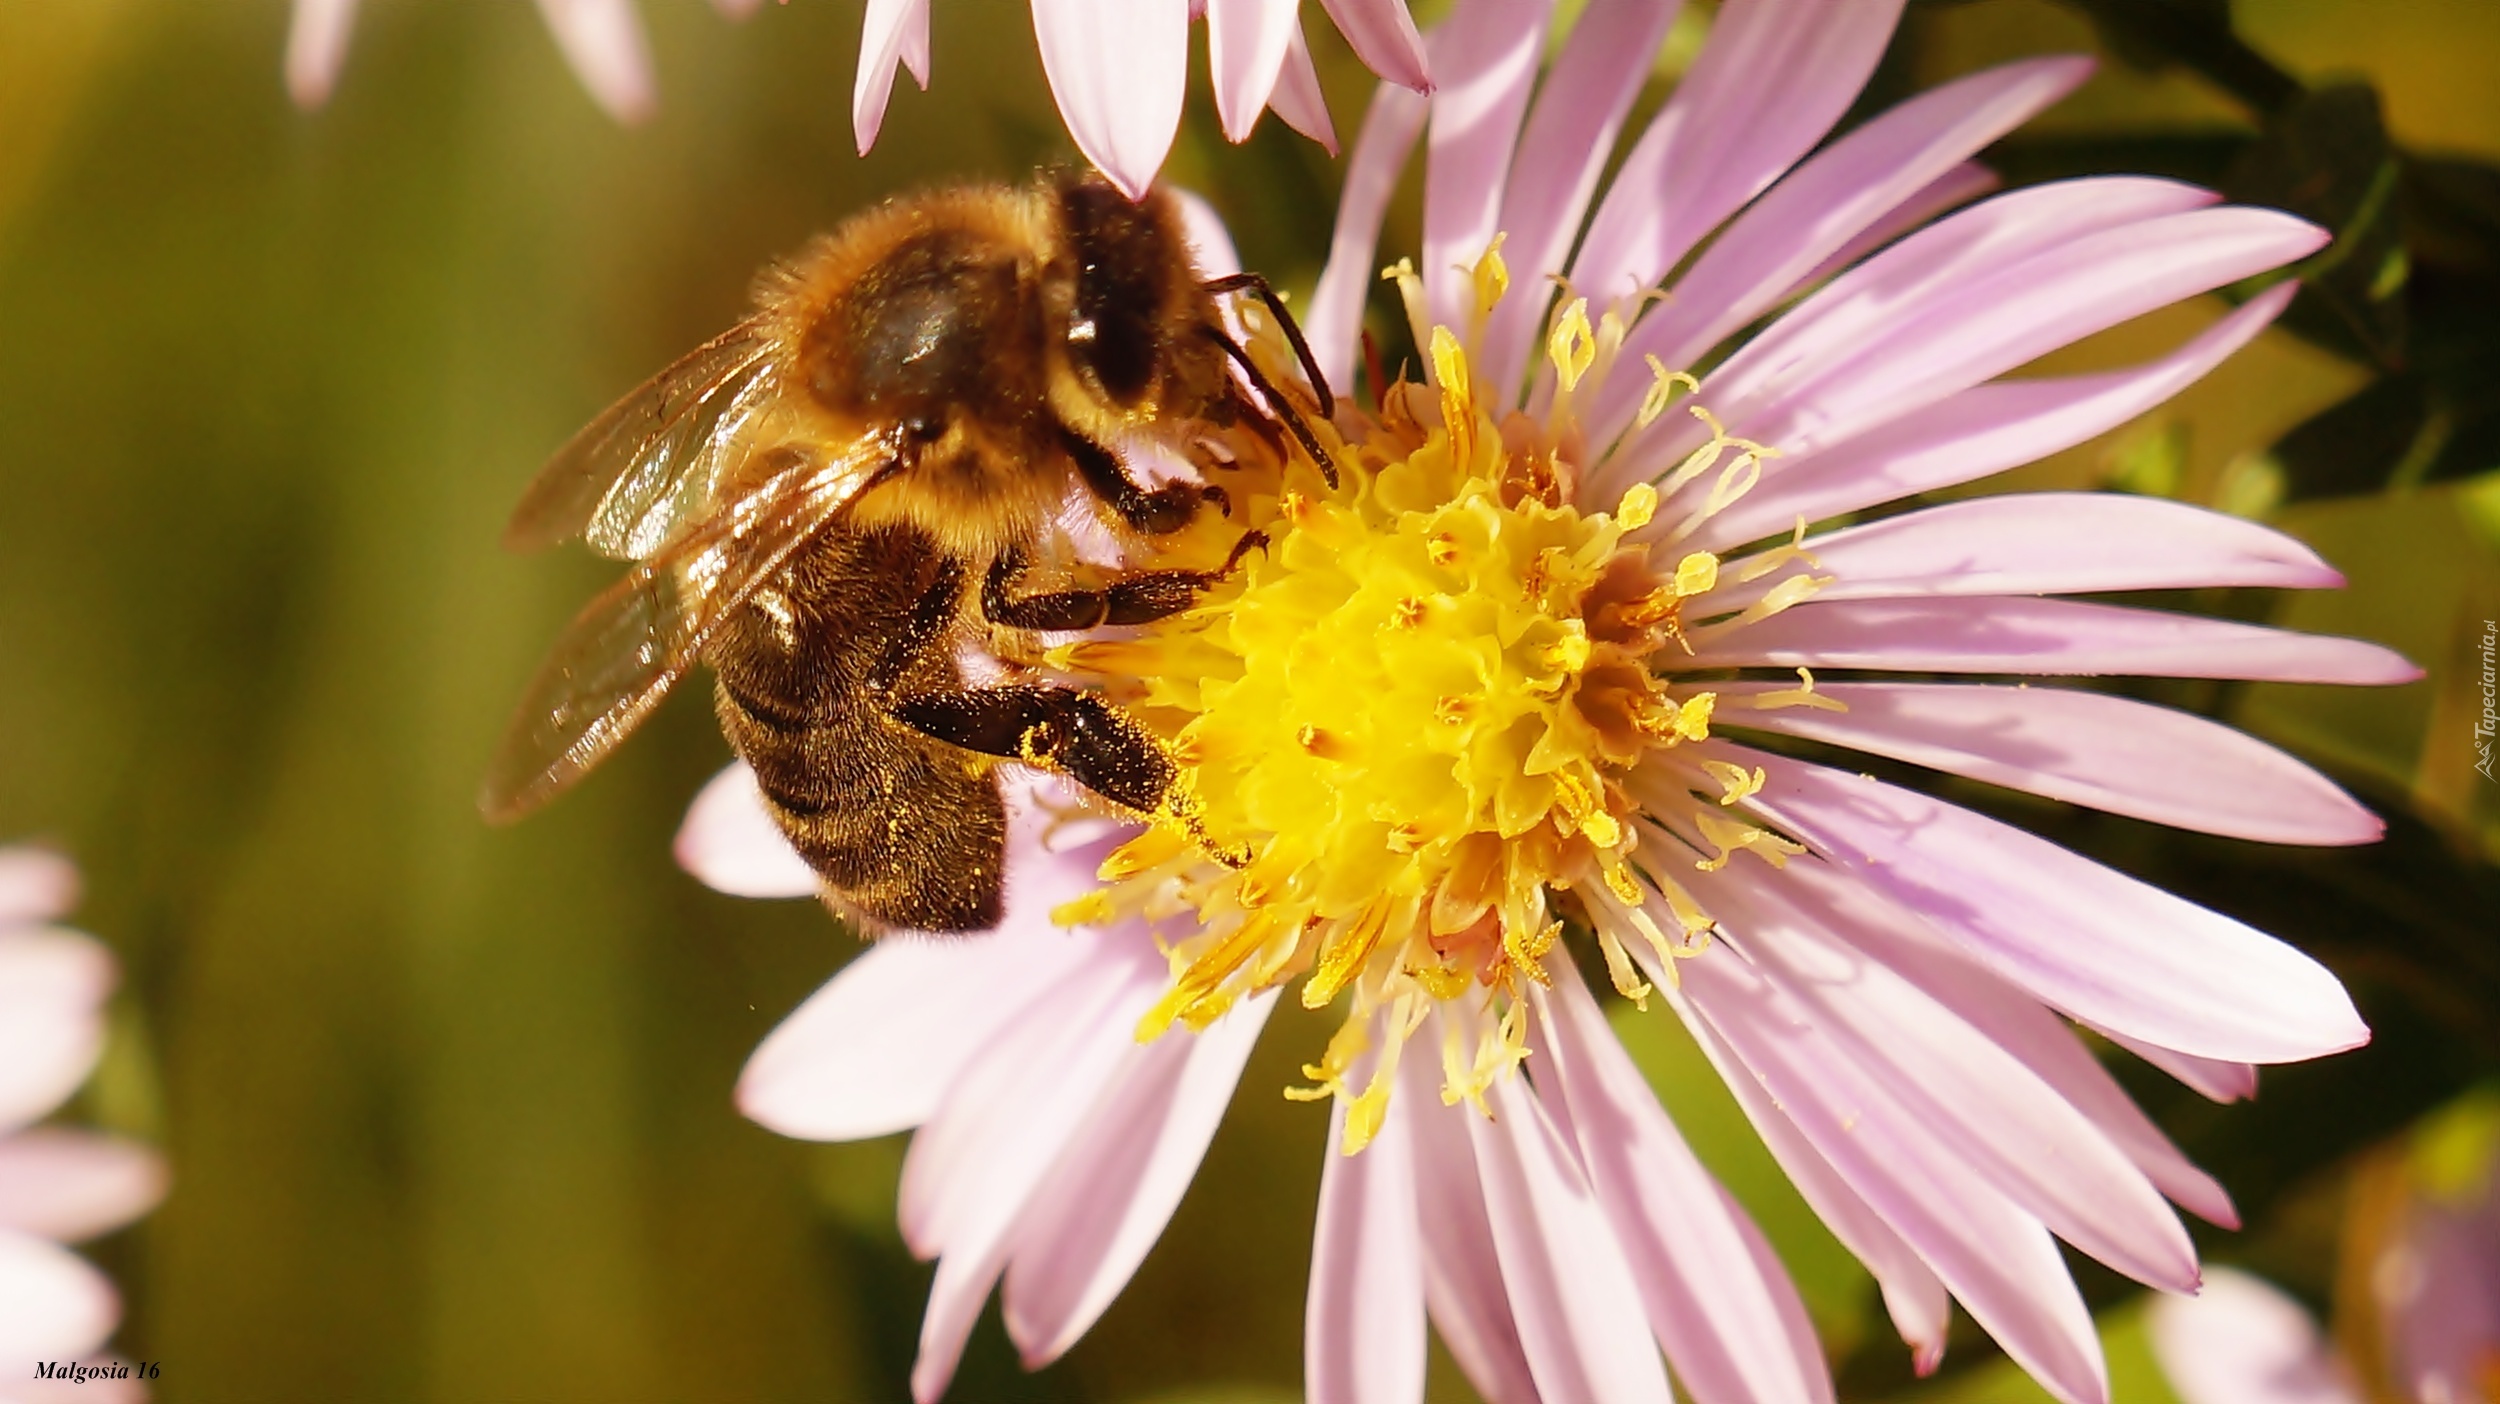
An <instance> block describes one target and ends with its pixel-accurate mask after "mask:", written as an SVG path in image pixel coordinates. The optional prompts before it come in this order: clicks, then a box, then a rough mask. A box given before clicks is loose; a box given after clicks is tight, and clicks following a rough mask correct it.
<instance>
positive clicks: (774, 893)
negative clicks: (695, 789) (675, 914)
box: [677, 761, 821, 897]
mask: <svg viewBox="0 0 2500 1404" xmlns="http://www.w3.org/2000/svg"><path fill="white" fill-rule="evenodd" d="M677 866H679V867H681V868H684V869H685V870H686V871H687V872H689V873H692V874H694V876H695V879H696V880H697V881H699V882H701V883H702V884H703V885H704V886H706V887H709V888H711V889H712V890H713V891H715V892H726V893H728V894H729V895H730V896H732V897H813V896H815V895H816V892H817V889H818V887H819V886H820V885H821V884H820V882H819V880H818V878H817V876H816V870H815V869H813V868H811V867H809V866H807V860H806V859H804V858H801V857H800V856H799V851H798V850H797V849H795V848H792V847H791V846H790V840H789V839H788V838H786V837H784V836H783V834H782V832H781V826H780V825H778V824H776V823H774V822H773V817H772V815H771V814H770V813H769V812H767V811H766V810H765V808H764V794H763V791H761V790H759V789H757V788H756V784H755V772H754V771H752V770H750V769H748V768H747V763H746V762H745V761H732V762H730V764H729V767H728V769H726V770H723V771H722V772H721V773H720V774H718V775H715V776H713V777H712V778H711V780H710V781H709V782H708V783H706V784H705V785H704V787H703V789H702V791H701V792H700V793H698V794H697V795H696V796H695V797H694V803H693V804H692V805H690V806H688V807H687V809H686V822H685V823H683V824H681V825H679V826H678V828H677Z"/></svg>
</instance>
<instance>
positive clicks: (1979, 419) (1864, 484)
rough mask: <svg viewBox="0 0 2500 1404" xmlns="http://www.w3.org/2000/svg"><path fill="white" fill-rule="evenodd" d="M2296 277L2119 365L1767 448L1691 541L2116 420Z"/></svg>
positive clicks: (2003, 388)
mask: <svg viewBox="0 0 2500 1404" xmlns="http://www.w3.org/2000/svg"><path fill="white" fill-rule="evenodd" d="M2297 291H2298V289H2297V288H2296V287H2294V286H2293V285H2291V284H2288V283H2287V284H2284V285H2283V286H2281V287H2277V288H2273V289H2270V290H2268V291H2266V292H2264V293H2261V294H2259V295H2258V296H2257V297H2255V298H2253V299H2251V300H2250V301H2249V303H2248V305H2247V306H2245V307H2242V308H2240V309H2239V310H2238V311H2236V312H2234V313H2232V314H2231V315H2230V316H2228V317H2225V318H2223V319H2222V320H2221V321H2220V322H2217V323H2215V324H2214V325H2213V326H2212V327H2210V328H2208V329H2207V330H2206V331H2205V333H2204V334H2203V335H2201V336H2199V337H2197V338H2196V339H2195V340H2194V341H2191V342H2189V343H2188V344H2187V345H2186V346H2183V347H2181V348H2180V349H2179V350H2177V351H2175V352H2173V353H2171V354H2170V355H2169V356H2167V357H2164V358H2163V359H2161V360H2159V361H2155V362H2152V363H2150V364H2148V365H2143V366H2138V367H2135V368H2134V369H2131V370H2124V371H2113V372H2109V373H2107V374H2103V375H2088V376H2072V377H2066V378H2061V379H2043V380H2011V381H1998V382H1995V383H1992V384H1987V385H1978V386H1974V387H1972V388H1971V389H1968V390H1965V391H1963V392H1961V393H1960V394H1958V395H1952V396H1948V397H1946V398H1944V399H1942V400H1939V401H1937V402H1936V403H1935V404H1933V405H1930V406H1928V407H1927V408H1925V409H1922V410H1918V411H1915V412H1913V413H1910V414H1906V415H1903V416H1901V417H1900V418H1898V419H1895V420H1893V421H1891V422H1890V423H1887V424H1884V425H1882V426H1881V427H1878V428H1876V429H1874V430H1872V431H1870V432H1868V433H1865V434H1861V435H1859V436H1857V437H1856V438H1853V439H1850V440H1848V441H1847V442H1845V443H1838V444H1833V445H1830V446H1829V447H1826V448H1823V449H1819V450H1817V451H1815V452H1812V453H1809V454H1805V455H1802V456H1799V457H1788V458H1779V459H1774V460H1772V461H1771V463H1769V464H1768V465H1766V466H1765V468H1764V472H1763V476H1762V482H1761V483H1760V484H1759V485H1758V486H1756V488H1755V489H1754V490H1753V491H1752V492H1750V493H1747V494H1746V495H1745V496H1743V497H1741V498H1739V499H1737V500H1736V502H1735V503H1734V504H1733V505H1732V506H1730V507H1728V508H1727V509H1726V510H1725V511H1722V512H1721V513H1719V514H1718V515H1717V516H1715V517H1712V518H1711V519H1710V520H1709V521H1707V522H1705V523H1703V525H1702V528H1701V530H1700V531H1698V532H1696V533H1695V534H1694V535H1693V536H1692V538H1691V543H1692V545H1693V546H1695V547H1696V548H1698V549H1701V550H1725V549H1727V548H1728V547H1731V546H1735V545H1737V544H1739V543H1742V542H1745V541H1750V540H1752V539H1754V538H1756V537H1760V536H1766V535H1769V534H1772V533H1775V532H1776V533H1783V534H1784V533H1786V532H1787V531H1788V530H1789V529H1790V528H1791V526H1792V525H1793V524H1794V523H1795V522H1796V521H1797V520H1798V519H1800V518H1802V519H1804V520H1806V521H1809V522H1812V521H1820V520H1822V519H1824V518H1826V517H1831V516H1836V515H1838V514H1840V513H1843V512H1854V511H1856V510H1858V509H1859V508H1861V507H1872V506H1875V505H1876V504H1878V503H1883V502H1891V501H1894V500H1896V499H1899V498H1903V497H1908V496H1910V495H1912V494H1913V493H1921V492H1930V491H1933V490H1935V489H1938V488H1945V487H1953V486H1957V485H1959V484H1962V483H1966V482H1972V481H1974V480H1976V479H1979V478H1984V477H1986V476H1988V475H1989V474H1991V473H1995V472H1998V471H2001V470H2003V469H2006V468H2012V467H2015V466H2017V465H2019V464H2024V463H2029V462H2032V461H2033V460H2035V459H2039V458H2044V457H2046V456H2048V455H2049V454H2052V453H2056V452H2058V451H2059V450H2061V449H2067V448H2072V447H2074V446H2075V445H2076V444H2079V443H2082V442H2083V441H2084V440H2086V439H2089V438H2091V437H2093V436H2094V435H2096V434H2100V433H2103V432H2106V431H2107V430H2110V429H2114V428H2116V427H2117V426H2119V425H2121V424H2124V423H2125V422H2127V421H2128V420H2130V419H2133V418H2135V417H2136V416H2137V415H2139V414H2142V413H2143V412H2144V411H2146V410H2148V409H2151V408H2152V407H2153V406H2155V405H2157V404H2160V403H2161V402H2162V401H2164V400H2167V399H2169V398H2170V397H2171V396H2172V395H2175V394H2177V393H2179V391H2181V390H2183V389H2185V388H2187V387H2188V386H2189V385H2191V384H2193V383H2195V382H2196V381H2197V380H2199V379H2201V378H2203V376H2204V375H2205V373H2206V372H2207V371H2210V370H2212V369H2213V368H2214V367H2215V366H2217V365H2220V364H2221V363H2222V362H2223V361H2224V360H2225V359H2226V358H2228V357H2229V356H2230V355H2231V353H2232V352H2234V351H2237V350H2239V349H2240V347H2242V346H2244V345H2246V344H2247V342H2248V341H2249V339H2250V338H2252V337H2254V336H2255V335H2256V334H2257V333H2258V332H2260V331H2262V330H2264V329H2265V327H2266V324H2267V323H2269V322H2271V321H2273V320H2274V318H2275V316H2276V314H2278V313H2280V312H2281V311H2282V310H2283V308H2284V306H2285V304H2287V303H2289V302H2290V301H2291V299H2292V296H2293V294H2294V293H2295V292H2297Z"/></svg>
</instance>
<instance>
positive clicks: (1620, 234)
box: [1571, 0, 1901, 397]
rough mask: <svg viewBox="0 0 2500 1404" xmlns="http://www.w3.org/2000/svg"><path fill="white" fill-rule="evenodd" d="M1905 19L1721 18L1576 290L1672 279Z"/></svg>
mask: <svg viewBox="0 0 2500 1404" xmlns="http://www.w3.org/2000/svg"><path fill="white" fill-rule="evenodd" d="M1900 14H1901V0H1730V2H1729V3H1728V4H1726V5H1723V6H1721V7H1720V10H1719V15H1718V18H1717V20H1716V21H1715V22H1714V23H1713V24H1712V26H1711V30H1710V39H1709V42H1708V43H1706V44H1704V45H1703V46H1702V51H1701V54H1700V56H1699V57H1698V58H1696V59H1695V60H1694V61H1693V67H1692V71H1691V72H1689V73H1687V74H1686V75H1685V77H1684V81H1683V83H1682V84H1681V85H1679V86H1678V87H1677V88H1676V90H1675V95H1674V96H1673V97H1671V98H1669V99H1668V100H1667V105H1666V106H1665V107H1664V108H1663V109H1661V110H1660V111H1659V113H1658V116H1657V118H1656V119H1655V120H1653V121H1652V122H1651V123H1650V126H1649V130H1647V131H1645V132H1643V133H1642V134H1641V139H1640V141H1639V142H1638V143H1636V144H1635V145H1634V146H1633V148H1632V152H1631V154H1630V155H1629V156H1627V157H1625V158H1624V162H1623V165H1622V167H1621V169H1620V170H1618V171H1617V173H1616V175H1615V179H1614V182H1613V187H1612V190H1611V192H1610V193H1609V194H1608V195H1607V196H1606V199H1605V200H1604V202H1603V203H1601V204H1600V205H1599V206H1598V209H1597V217H1596V219H1595V220H1594V221H1592V222H1591V224H1590V225H1589V232H1588V237H1587V239H1586V240H1585V241H1583V243H1582V244H1581V246H1580V254H1579V257H1578V259H1577V260H1575V261H1574V262H1573V264H1572V269H1571V281H1572V283H1573V284H1574V285H1575V286H1576V287H1578V288H1579V290H1580V291H1581V292H1583V293H1586V294H1587V295H1589V296H1590V297H1591V298H1596V299H1604V300H1611V299H1615V298H1622V297H1630V296H1632V295H1633V294H1635V293H1638V292H1640V291H1641V290H1642V289H1644V288H1646V287H1648V286H1650V285H1651V284H1653V283H1655V282H1657V281H1658V280H1659V279H1660V278H1661V277H1664V276H1665V275H1666V272H1667V270H1668V269H1670V268H1673V267H1674V266H1675V265H1676V263H1677V262H1678V261H1679V260H1681V259H1682V258H1683V257H1684V255H1685V254H1687V253H1689V252H1691V251H1692V248H1693V246H1694V245H1695V244H1697V243H1699V242H1700V241H1701V239H1702V237H1703V236H1704V235H1707V234H1708V233H1709V232H1710V231H1711V230H1712V229H1715V228H1717V227H1718V225H1719V222H1720V221H1722V220H1724V219H1726V218H1727V217H1728V216H1729V215H1731V214H1734V213H1735V212H1736V210H1737V209H1738V208H1739V207H1740V206H1742V205H1743V204H1744V203H1745V202H1746V201H1747V200H1750V199H1752V198H1753V197H1754V196H1755V195H1757V194H1759V193H1761V191H1762V190H1763V188H1764V187H1766V186H1768V185H1769V184H1770V183H1771V182H1772V181H1773V180H1776V179H1778V177H1779V174H1780V172H1782V171H1784V170H1786V169H1788V167H1789V165H1790V163H1792V162H1794V161H1795V160H1796V159H1797V158H1798V157H1800V156H1803V155H1805V154H1806V152H1807V151H1809V150H1811V149H1813V147H1814V144H1815V143H1816V142H1818V141H1820V140H1822V138H1823V134H1824V133H1826V132H1828V131H1830V130H1831V129H1832V124H1833V123H1834V122H1837V121H1839V120H1840V116H1841V114H1842V113H1844V112H1846V111H1848V109H1849V104H1850V102H1851V100H1853V99H1854V98H1856V97H1857V95H1858V90H1859V89H1860V88H1861V87H1864V86H1865V84H1866V80H1867V77H1868V75H1870V74H1872V73H1873V72H1874V71H1875V61H1876V60H1877V59H1878V58H1881V57H1882V56H1883V52H1884V45H1885V42H1886V41H1887V40H1889V39H1890V38H1891V37H1892V29H1893V25H1894V23H1895V22H1896V21H1897V20H1898V19H1899V17H1900ZM1634 393H1635V396H1636V397H1637V394H1638V391H1637V389H1636V390H1635V392H1634Z"/></svg>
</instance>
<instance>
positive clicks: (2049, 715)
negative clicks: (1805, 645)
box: [1719, 683, 2385, 844]
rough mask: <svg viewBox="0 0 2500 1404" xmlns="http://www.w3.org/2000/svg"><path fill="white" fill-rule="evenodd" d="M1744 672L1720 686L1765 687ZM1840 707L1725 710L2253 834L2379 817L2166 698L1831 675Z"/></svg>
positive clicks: (2287, 834)
mask: <svg viewBox="0 0 2500 1404" xmlns="http://www.w3.org/2000/svg"><path fill="white" fill-rule="evenodd" d="M1771 686H1772V685H1770V684H1758V683H1738V684H1731V685H1728V686H1725V687H1722V688H1721V689H1719V691H1720V692H1721V694H1722V696H1723V697H1734V696H1742V695H1744V694H1746V693H1752V692H1760V691H1765V690H1768V689H1769V687H1771ZM1816 691H1818V692H1820V693H1822V694H1823V695H1825V696H1827V697H1830V698H1831V699H1833V700H1834V701H1837V702H1840V703H1843V704H1845V705H1846V706H1847V707H1848V709H1849V710H1848V711H1846V712H1825V711H1819V710H1814V709H1810V708H1805V707H1782V708H1778V709H1775V710H1770V711H1759V712H1746V713H1744V714H1743V715H1742V716H1741V717H1740V716H1738V715H1737V714H1735V713H1733V712H1721V713H1720V714H1719V716H1720V719H1721V720H1722V721H1724V722H1726V723H1728V724H1730V725H1738V726H1747V727H1757V728H1759V729H1761V730H1764V731H1775V732H1778V733H1780V734H1782V735H1784V736H1804V737H1810V738H1812V739H1814V740H1817V741H1828V742H1830V743H1832V744H1833V745H1837V746H1848V747H1852V748H1854V749H1856V750H1861V751H1868V752H1872V753H1873V754H1876V755H1879V756H1890V757H1892V758H1893V759H1895V760H1905V761H1908V762H1910V763H1911V764H1913V765H1923V766H1928V767H1930V768H1932V769H1936V770H1943V771H1948V772H1951V773H1952V774H1955V775H1967V776H1970V777H1971V778H1972V779H1975V780H1985V781H1988V782H1989V783H1991V784H1997V785H2004V786H2007V787H2009V788H2011V789H2017V790H2026V791H2029V792H2030V793H2032V794H2035V795H2047V796H2049V797H2050V798H2052V799H2062V800H2065V801H2067V802H2069V803H2071V804H2082V805H2090V806H2091V807H2092V808H2094V809H2103V810H2107V811H2109V812H2110V813H2113V814H2125V815H2130V816H2133V817H2135V818H2138V819H2149V820H2152V821H2153V822H2154V823H2157V824H2170V825H2174V826H2176V827H2178V828H2182V829H2195V830H2198V831H2199V832H2203V833H2209V834H2228V835H2230V836H2231V837H2233V838H2244V839H2253V840H2255V841H2257V842H2260V843H2315V844H2351V843H2369V842H2372V841H2373V840H2375V839H2377V838H2378V837H2379V835H2380V833H2381V832H2382V831H2383V830H2384V828H2385V826H2384V825H2383V824H2381V823H2380V821H2379V819H2378V816H2377V815H2375V814H2372V813H2371V812H2370V811H2369V810H2367V809H2365V808H2363V807H2362V806H2361V805H2360V804H2358V803H2356V802H2355V801H2354V800H2353V799H2352V797H2351V796H2349V795H2347V794H2345V793H2344V792H2343V791H2342V790H2340V789H2337V788H2336V786H2335V782H2334V781H2332V780H2329V779H2327V778H2326V777H2325V776H2323V775H2320V774H2319V773H2318V772H2316V771H2314V770H2312V769H2310V768H2309V767H2308V766H2306V765H2303V764H2301V763H2300V762H2299V761H2297V760H2294V759H2292V758H2291V757H2290V756H2287V755H2285V754H2284V753H2282V752H2281V751H2278V750H2276V749H2275V748H2274V747H2272V746H2269V745H2267V744H2266V743H2264V742H2263V741H2259V740H2257V739H2256V738H2255V737H2252V736H2249V735H2248V734H2247V733H2245V732H2240V731H2234V730H2232V729H2231V728H2230V727H2227V726H2223V725H2220V724H2219V723H2216V722H2210V721H2207V720H2205V719H2204V718H2202V717H2197V716H2191V715H2189V714H2187V713H2185V712H2174V711H2172V710H2170V709H2169V708H2167V707H2156V706H2153V705H2151V704H2150V703H2145V702H2137V701H2133V700H2131V699H2128V698H2124V697H2112V696H2110V695H2108V694H2106V693H2098V692H2077V691H2071V690H2068V689H2065V688H2055V687H1985V686H1975V685H1957V684H1928V683H1829V684H1822V685H1820V686H1818V687H1817V688H1816Z"/></svg>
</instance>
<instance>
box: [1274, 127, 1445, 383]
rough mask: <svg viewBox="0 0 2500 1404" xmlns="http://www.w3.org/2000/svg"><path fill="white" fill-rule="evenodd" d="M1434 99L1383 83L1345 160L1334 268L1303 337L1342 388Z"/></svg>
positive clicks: (1324, 273) (1314, 301)
mask: <svg viewBox="0 0 2500 1404" xmlns="http://www.w3.org/2000/svg"><path fill="white" fill-rule="evenodd" d="M1431 106H1432V104H1431V103H1429V102H1427V101H1426V100H1425V99H1423V98H1421V97H1418V96H1417V95H1415V94H1414V93H1410V92H1408V91H1406V90H1405V89H1403V88H1394V87H1389V86H1386V85H1383V86H1382V87H1381V89H1380V90H1379V91H1378V92H1376V93H1374V94H1373V95H1372V105H1371V110H1370V111H1368V112H1366V113H1364V114H1363V130H1362V132H1361V133H1360V134H1358V135H1357V136H1356V137H1355V138H1354V159H1353V161H1351V162H1350V163H1348V164H1347V166H1346V173H1345V188H1344V189H1343V190H1342V191H1340V192H1339V193H1338V196H1337V228H1336V232H1335V233H1334V234H1333V235H1331V236H1330V238H1329V242H1328V266H1327V267H1325V268H1323V269H1321V270H1320V275H1319V286H1318V287H1317V288H1315V289H1313V290H1312V293H1311V307H1310V312H1309V315H1307V316H1305V317H1304V318H1303V319H1302V332H1303V335H1304V336H1306V337H1308V338H1309V339H1310V343H1311V354H1312V355H1313V356H1314V357H1315V358H1316V359H1317V360H1318V361H1319V368H1320V371H1321V373H1322V374H1324V375H1326V376H1327V378H1328V383H1329V384H1331V385H1335V386H1350V385H1352V384H1353V383H1354V351H1355V345H1356V340H1357V338H1358V337H1360V335H1361V334H1362V330H1363V302H1364V299H1365V298H1367V297H1369V296H1370V295H1371V288H1372V282H1373V280H1374V279H1376V278H1377V277H1378V276H1379V273H1380V270H1379V269H1378V268H1375V267H1374V266H1372V259H1373V257H1374V250H1376V249H1377V248H1378V247H1379V244H1380V221H1381V217H1382V216H1383V215H1385V214H1386V213H1387V212H1388V209H1389V197H1390V196H1391V195H1393V194H1395V193H1397V188H1398V176H1399V174H1400V173H1401V172H1403V171H1404V170H1405V169H1406V157H1407V153H1409V152H1411V151H1413V150H1414V149H1415V138H1417V137H1419V136H1421V135H1423V131H1424V117H1425V115H1426V114H1427V113H1428V112H1429V111H1430V110H1431Z"/></svg>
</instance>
